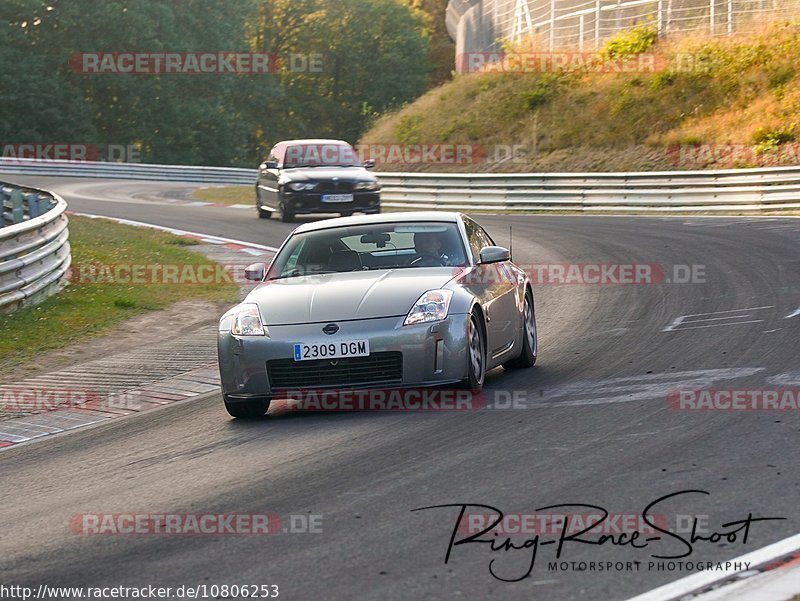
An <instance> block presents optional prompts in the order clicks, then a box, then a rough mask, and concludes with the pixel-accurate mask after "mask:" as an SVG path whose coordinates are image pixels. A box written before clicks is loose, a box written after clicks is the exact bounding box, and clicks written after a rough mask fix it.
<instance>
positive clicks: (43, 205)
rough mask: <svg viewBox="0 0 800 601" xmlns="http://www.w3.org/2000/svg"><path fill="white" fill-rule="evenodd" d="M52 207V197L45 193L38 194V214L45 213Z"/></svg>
mask: <svg viewBox="0 0 800 601" xmlns="http://www.w3.org/2000/svg"><path fill="white" fill-rule="evenodd" d="M51 208H52V199H51V198H50V197H49V196H48V195H47V194H39V214H40V215H41V214H42V213H47V211H49V210H50V209H51Z"/></svg>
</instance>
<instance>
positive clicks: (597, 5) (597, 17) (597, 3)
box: [594, 0, 600, 50]
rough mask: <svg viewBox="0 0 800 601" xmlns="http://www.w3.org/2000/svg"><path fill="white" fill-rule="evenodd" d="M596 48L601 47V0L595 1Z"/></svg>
mask: <svg viewBox="0 0 800 601" xmlns="http://www.w3.org/2000/svg"><path fill="white" fill-rule="evenodd" d="M594 14H595V19H594V49H595V50H599V49H600V0H595V2H594Z"/></svg>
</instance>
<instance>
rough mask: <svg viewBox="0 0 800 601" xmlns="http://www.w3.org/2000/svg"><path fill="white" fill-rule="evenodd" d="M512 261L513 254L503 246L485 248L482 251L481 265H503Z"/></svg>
mask: <svg viewBox="0 0 800 601" xmlns="http://www.w3.org/2000/svg"><path fill="white" fill-rule="evenodd" d="M510 260H511V252H510V251H509V250H508V249H507V248H503V247H502V246H484V247H483V248H482V249H481V263H502V262H503V261H510Z"/></svg>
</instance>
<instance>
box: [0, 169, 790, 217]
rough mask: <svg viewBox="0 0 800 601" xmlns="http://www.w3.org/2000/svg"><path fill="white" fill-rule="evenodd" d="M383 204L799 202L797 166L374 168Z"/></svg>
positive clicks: (240, 180)
mask: <svg viewBox="0 0 800 601" xmlns="http://www.w3.org/2000/svg"><path fill="white" fill-rule="evenodd" d="M8 170H13V172H14V173H26V174H38V175H59V176H65V177H102V178H109V179H126V180H130V179H140V180H149V181H184V182H200V183H209V184H242V185H250V186H252V185H253V184H254V182H255V178H256V170H255V169H235V168H225V167H188V166H181V165H143V164H128V163H86V162H68V161H60V162H54V161H47V162H41V161H34V160H28V161H24V160H15V161H13V163H4V162H3V161H2V160H0V172H7V171H8ZM376 175H377V176H378V177H379V178H380V180H381V183H382V184H383V192H382V203H383V206H384V207H386V208H396V209H441V210H496V211H511V212H514V211H517V212H524V211H564V210H568V211H586V212H608V211H617V212H625V211H630V212H633V211H731V210H734V211H760V210H778V209H799V208H800V166H797V167H772V168H755V169H724V170H715V171H711V170H706V171H653V172H639V173H535V174H510V173H490V174H460V173H377V174H376Z"/></svg>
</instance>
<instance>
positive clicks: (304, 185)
mask: <svg viewBox="0 0 800 601" xmlns="http://www.w3.org/2000/svg"><path fill="white" fill-rule="evenodd" d="M316 187H317V184H316V182H292V183H291V184H289V188H291V189H292V190H294V191H295V192H301V191H303V190H313V189H314V188H316Z"/></svg>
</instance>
